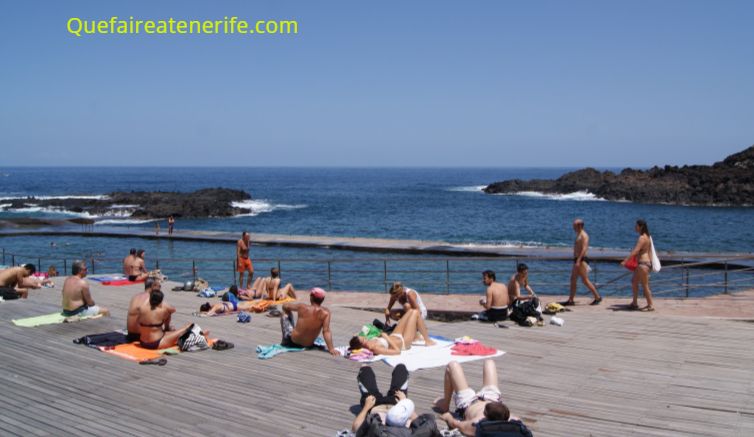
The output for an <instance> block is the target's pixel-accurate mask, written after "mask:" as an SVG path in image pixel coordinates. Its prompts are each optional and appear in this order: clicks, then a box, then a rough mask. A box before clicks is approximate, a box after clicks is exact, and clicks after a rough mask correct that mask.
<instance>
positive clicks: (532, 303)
mask: <svg viewBox="0 0 754 437" xmlns="http://www.w3.org/2000/svg"><path fill="white" fill-rule="evenodd" d="M512 306H513V310H512V311H511V315H510V319H511V320H513V321H514V322H516V323H518V324H519V325H521V326H532V324H531V323H530V322H529V321H527V320H526V318H527V317H534V318H535V319H537V320H542V315H541V314H540V313H539V311H538V308H539V298H537V297H533V298H531V299H528V300H519V299H517V300H516V301H515V302H513V305H512Z"/></svg>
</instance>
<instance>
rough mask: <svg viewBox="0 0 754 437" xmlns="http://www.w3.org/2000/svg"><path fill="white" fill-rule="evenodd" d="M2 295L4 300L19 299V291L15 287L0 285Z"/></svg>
mask: <svg viewBox="0 0 754 437" xmlns="http://www.w3.org/2000/svg"><path fill="white" fill-rule="evenodd" d="M0 297H2V298H3V300H14V299H18V292H17V291H16V289H15V288H13V287H0Z"/></svg>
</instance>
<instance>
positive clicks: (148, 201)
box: [9, 188, 251, 219]
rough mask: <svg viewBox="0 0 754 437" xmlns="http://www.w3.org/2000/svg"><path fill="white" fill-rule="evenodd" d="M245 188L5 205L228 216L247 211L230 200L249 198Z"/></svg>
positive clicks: (136, 193)
mask: <svg viewBox="0 0 754 437" xmlns="http://www.w3.org/2000/svg"><path fill="white" fill-rule="evenodd" d="M249 199H251V196H250V195H249V194H248V193H246V192H245V191H240V190H231V189H228V188H208V189H203V190H199V191H194V192H193V193H177V192H165V191H148V192H147V191H132V192H115V193H110V194H109V195H108V198H106V199H79V198H65V199H36V198H34V197H28V198H25V199H13V200H11V201H10V203H11V206H10V208H9V209H11V208H13V209H17V208H24V207H26V206H28V205H30V204H33V205H37V206H40V207H44V208H50V209H59V210H65V211H74V212H78V213H88V214H89V215H92V216H108V215H113V213H114V212H116V211H124V209H122V208H113V205H135V206H134V207H132V208H127V209H125V211H127V212H126V215H128V216H129V217H133V218H141V219H151V218H165V217H168V216H170V215H173V216H175V217H230V216H234V215H238V214H246V213H249V212H250V210H249V209H246V208H236V207H234V206H232V205H231V204H232V202H240V201H243V200H249Z"/></svg>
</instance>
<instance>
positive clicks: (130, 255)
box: [123, 248, 136, 276]
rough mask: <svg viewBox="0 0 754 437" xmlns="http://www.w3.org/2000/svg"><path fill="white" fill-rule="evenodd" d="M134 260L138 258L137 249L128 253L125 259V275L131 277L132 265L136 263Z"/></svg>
mask: <svg viewBox="0 0 754 437" xmlns="http://www.w3.org/2000/svg"><path fill="white" fill-rule="evenodd" d="M134 258H136V249H134V248H132V249H131V250H129V251H128V255H127V256H126V257H125V258H123V274H124V275H126V276H130V275H131V264H133V262H134Z"/></svg>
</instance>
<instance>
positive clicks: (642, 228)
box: [636, 219, 650, 237]
mask: <svg viewBox="0 0 754 437" xmlns="http://www.w3.org/2000/svg"><path fill="white" fill-rule="evenodd" d="M636 226H638V227H639V233H640V234H641V235H646V236H647V237H649V236H650V234H649V227H647V222H646V221H644V219H639V220H636Z"/></svg>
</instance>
